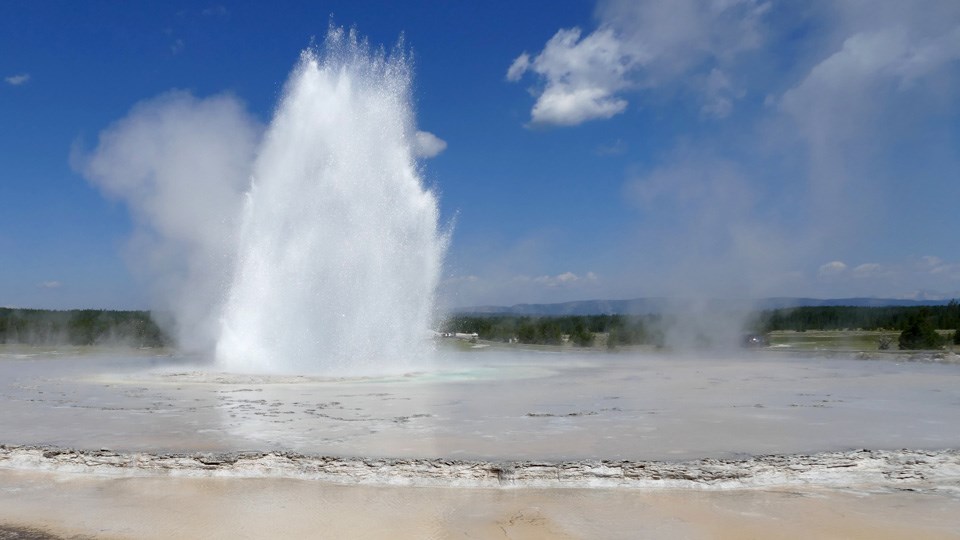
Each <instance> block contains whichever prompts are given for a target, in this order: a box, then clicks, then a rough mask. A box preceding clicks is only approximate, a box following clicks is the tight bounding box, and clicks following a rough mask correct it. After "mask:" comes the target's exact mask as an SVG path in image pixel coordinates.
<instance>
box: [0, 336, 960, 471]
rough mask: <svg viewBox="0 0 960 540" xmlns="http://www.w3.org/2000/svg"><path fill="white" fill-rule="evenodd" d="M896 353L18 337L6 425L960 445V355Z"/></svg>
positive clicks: (532, 445)
mask: <svg viewBox="0 0 960 540" xmlns="http://www.w3.org/2000/svg"><path fill="white" fill-rule="evenodd" d="M896 358H897V357H892V359H890V360H856V359H854V358H853V357H837V358H824V357H799V356H794V355H765V354H762V353H758V354H742V355H741V356H739V357H736V356H731V357H718V356H715V355H704V356H701V357H679V356H669V355H639V356H635V355H618V354H612V355H611V354H569V353H539V352H529V351H526V352H524V351H496V350H489V349H486V350H483V351H476V352H469V353H468V352H461V353H454V352H451V353H449V354H447V355H445V356H444V357H442V358H441V359H440V360H439V361H438V363H437V368H436V369H434V370H432V371H428V372H421V373H414V374H409V375H406V376H396V377H379V378H347V379H330V378H321V377H301V376H275V377H274V376H237V375H229V374H220V373H217V372H216V371H206V370H205V369H204V368H202V367H197V366H196V365H193V364H191V363H190V362H189V361H188V360H186V359H182V358H181V359H178V358H161V357H149V356H139V357H123V356H96V355H83V356H62V355H57V356H55V355H49V354H40V355H35V356H26V357H23V356H22V355H21V357H14V356H13V355H5V356H4V357H3V358H2V359H0V381H3V382H2V383H0V400H2V402H3V407H4V414H3V415H2V416H0V433H3V440H2V441H0V442H3V443H6V444H33V445H53V446H59V447H74V448H86V449H99V448H102V447H107V448H111V449H114V450H124V451H149V452H197V451H204V452H208V451H213V452H229V451H271V450H284V451H295V452H301V453H305V454H311V455H335V456H362V457H391V458H456V459H485V460H504V459H506V460H554V461H556V460H574V459H609V460H648V459H661V460H664V459H665V460H681V459H697V458H705V457H714V458H720V457H739V456H746V455H763V454H795V453H803V454H809V453H815V452H822V451H835V450H846V449H855V448H870V449H898V448H930V449H937V448H958V447H960V393H958V390H957V389H958V388H960V365H956V364H938V363H926V362H908V361H902V358H901V359H900V361H898V360H897V359H896ZM37 419H42V422H41V421H37Z"/></svg>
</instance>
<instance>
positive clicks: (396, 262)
mask: <svg viewBox="0 0 960 540" xmlns="http://www.w3.org/2000/svg"><path fill="white" fill-rule="evenodd" d="M410 87H411V69H410V66H409V60H408V59H407V56H406V55H405V54H404V53H403V51H400V50H396V51H394V52H393V53H392V54H389V55H388V54H386V53H384V52H383V51H371V49H370V47H369V45H368V44H367V43H366V42H365V41H361V40H358V38H357V36H356V34H355V33H354V32H353V31H349V32H345V31H344V30H343V29H337V28H334V29H331V30H330V32H329V34H328V36H327V39H326V42H325V44H324V46H323V48H322V50H308V51H305V52H304V53H303V54H302V56H301V59H300V62H299V64H298V66H297V68H296V69H295V70H294V72H293V73H292V75H291V76H290V79H289V81H288V82H287V84H286V88H285V90H284V97H283V99H282V100H281V102H280V104H279V106H278V108H277V110H276V113H275V116H274V118H273V121H272V123H271V125H270V126H269V129H268V130H267V133H266V135H265V136H264V140H263V143H262V146H261V148H260V149H259V152H258V154H257V158H256V161H255V163H254V166H253V172H252V175H253V178H252V182H251V188H250V190H249V192H248V193H247V196H246V200H245V203H244V208H243V215H242V217H241V223H242V226H241V227H242V228H241V231H240V238H239V244H238V245H239V247H238V252H237V259H236V263H235V264H236V269H235V271H234V273H233V278H232V283H231V284H230V286H229V292H228V295H227V298H226V303H225V308H224V312H223V316H222V318H221V324H220V327H221V328H220V337H219V339H218V341H217V350H216V357H217V360H218V362H219V363H220V364H221V366H222V367H223V368H224V369H226V370H229V371H237V372H297V373H322V374H329V375H366V374H374V373H391V372H403V371H406V370H409V369H414V368H416V366H417V365H420V364H422V363H423V360H424V358H426V357H427V356H428V355H429V352H430V347H431V343H430V340H429V339H428V335H429V328H430V323H431V317H432V315H433V313H432V311H433V300H434V291H435V287H436V283H437V279H438V276H439V273H440V266H441V260H442V258H443V253H444V247H445V241H444V236H443V235H442V234H440V233H439V231H438V226H437V222H438V211H437V201H436V198H435V196H434V194H433V193H432V192H430V191H429V190H426V189H425V188H424V187H423V182H422V180H421V178H420V177H419V175H418V170H417V163H416V161H415V156H414V150H413V142H414V138H415V133H416V130H415V126H414V118H413V112H412V107H411V91H410Z"/></svg>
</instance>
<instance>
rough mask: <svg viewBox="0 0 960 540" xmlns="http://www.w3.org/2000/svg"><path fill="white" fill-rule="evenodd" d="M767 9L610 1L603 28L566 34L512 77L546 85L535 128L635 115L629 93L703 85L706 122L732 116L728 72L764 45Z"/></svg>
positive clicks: (749, 4) (741, 3)
mask: <svg viewBox="0 0 960 540" xmlns="http://www.w3.org/2000/svg"><path fill="white" fill-rule="evenodd" d="M767 9H768V5H767V4H766V3H761V2H757V1H754V0H725V1H711V0H652V1H646V2H637V1H635V0H609V1H605V2H601V3H600V5H599V6H598V8H597V14H598V19H599V23H598V26H597V29H596V30H594V31H593V32H590V33H589V34H587V35H583V34H582V31H581V30H580V29H579V28H570V29H560V30H559V31H558V32H557V33H556V34H555V35H554V36H553V37H552V38H551V39H550V40H549V41H548V42H547V43H546V45H545V46H544V48H543V51H541V52H540V53H539V54H537V55H536V56H535V57H533V58H532V59H531V56H530V55H529V54H528V53H526V52H524V53H523V54H521V55H520V56H518V57H517V58H516V59H515V60H514V61H513V63H512V64H511V66H510V68H509V69H508V70H507V80H510V81H518V80H520V78H521V77H522V76H523V74H524V73H527V72H533V73H535V74H536V75H537V76H538V79H539V80H540V81H541V82H542V84H543V86H542V88H540V89H538V90H536V91H535V94H536V97H537V101H536V103H535V104H534V106H533V110H532V111H531V120H532V122H533V123H534V124H552V125H566V126H569V125H577V124H580V123H583V122H586V121H588V120H595V119H604V118H611V117H613V116H616V115H618V114H620V113H622V112H624V110H626V108H627V100H626V99H625V98H624V97H623V94H625V93H627V92H629V91H635V90H642V89H657V88H659V87H666V86H669V85H671V84H680V80H681V78H682V77H685V76H687V75H697V74H701V73H702V74H703V75H702V76H701V77H699V78H698V77H696V76H694V77H691V78H690V79H691V80H694V81H696V80H700V81H701V82H700V83H696V84H694V86H697V85H699V86H698V87H697V88H696V89H695V90H696V92H697V93H700V94H703V95H704V96H705V97H704V98H703V101H704V102H705V104H704V105H703V114H704V116H708V117H712V118H723V117H725V116H727V115H729V114H730V112H731V110H732V108H733V99H734V98H735V97H738V96H737V94H736V93H735V92H732V88H733V84H732V82H731V81H730V80H729V74H727V73H726V71H725V70H724V69H722V67H723V66H725V65H727V64H729V63H732V62H733V61H734V60H735V59H736V57H737V56H738V55H739V54H740V53H742V52H744V51H747V50H751V49H754V48H756V47H757V46H759V44H760V43H761V42H762V34H761V32H760V30H759V22H760V19H761V18H762V16H763V14H764V13H765V12H766V11H767Z"/></svg>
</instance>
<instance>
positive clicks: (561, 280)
mask: <svg viewBox="0 0 960 540" xmlns="http://www.w3.org/2000/svg"><path fill="white" fill-rule="evenodd" d="M518 277H520V278H521V279H526V280H530V278H523V277H522V276H518ZM531 281H533V282H534V283H539V284H540V285H544V286H547V287H560V286H564V285H572V284H574V283H578V282H583V281H589V282H595V281H597V275H596V274H595V273H593V272H587V273H586V275H584V276H582V277H581V276H578V275H577V274H574V273H573V272H564V273H562V274H557V275H555V276H550V275H543V276H537V277H535V278H533V279H532V280H531Z"/></svg>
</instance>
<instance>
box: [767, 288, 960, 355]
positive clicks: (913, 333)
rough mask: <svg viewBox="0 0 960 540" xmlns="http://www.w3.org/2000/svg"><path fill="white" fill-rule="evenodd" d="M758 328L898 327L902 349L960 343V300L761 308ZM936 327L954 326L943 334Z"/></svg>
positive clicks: (799, 329) (830, 328)
mask: <svg viewBox="0 0 960 540" xmlns="http://www.w3.org/2000/svg"><path fill="white" fill-rule="evenodd" d="M755 328H757V329H759V331H760V332H763V333H767V332H773V331H778V330H780V331H782V330H794V331H797V332H804V331H806V330H847V329H858V330H898V331H900V337H899V339H898V345H899V347H900V348H901V349H937V348H940V347H942V346H944V345H945V344H946V343H947V342H949V341H952V342H953V343H954V344H957V345H960V303H958V302H957V300H951V301H950V302H949V303H947V305H945V306H910V307H850V306H830V307H798V308H790V309H776V310H769V311H763V312H761V313H760V314H759V315H758V317H757V320H756V321H755ZM937 330H944V331H946V330H953V335H952V336H949V334H948V335H944V334H943V333H942V332H938V331H937Z"/></svg>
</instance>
